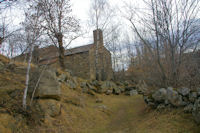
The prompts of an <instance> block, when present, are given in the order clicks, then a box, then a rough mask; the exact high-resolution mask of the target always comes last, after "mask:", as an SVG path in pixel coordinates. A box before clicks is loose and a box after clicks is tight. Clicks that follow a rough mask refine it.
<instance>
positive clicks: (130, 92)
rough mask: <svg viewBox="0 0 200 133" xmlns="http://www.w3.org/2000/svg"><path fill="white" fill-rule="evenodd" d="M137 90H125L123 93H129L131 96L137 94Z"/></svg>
mask: <svg viewBox="0 0 200 133" xmlns="http://www.w3.org/2000/svg"><path fill="white" fill-rule="evenodd" d="M137 94H138V92H137V90H131V91H126V92H125V95H129V96H133V95H137Z"/></svg>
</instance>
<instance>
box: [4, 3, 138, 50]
mask: <svg viewBox="0 0 200 133" xmlns="http://www.w3.org/2000/svg"><path fill="white" fill-rule="evenodd" d="M91 1H92V0H71V4H72V12H73V14H74V15H75V16H76V17H77V18H78V19H80V25H81V26H82V27H83V28H88V27H86V24H87V20H88V14H89V9H90V5H91ZM124 1H132V2H134V3H135V2H136V1H137V0H109V3H110V4H111V5H112V6H118V7H119V6H121V5H122V3H123V2H124ZM22 8H23V7H22ZM22 8H21V10H19V9H16V10H14V11H10V10H8V11H6V12H5V14H9V16H11V17H12V22H11V25H12V27H17V25H19V23H20V22H22V21H23V20H24V17H23V15H22V14H23V9H22ZM93 30H94V29H91V30H90V33H89V34H86V35H84V37H80V38H78V39H76V40H75V41H73V42H72V44H71V45H70V46H69V47H76V46H80V45H86V44H90V43H92V42H93V35H92V34H93V32H92V31H93Z"/></svg>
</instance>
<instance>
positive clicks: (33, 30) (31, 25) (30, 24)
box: [23, 5, 42, 110]
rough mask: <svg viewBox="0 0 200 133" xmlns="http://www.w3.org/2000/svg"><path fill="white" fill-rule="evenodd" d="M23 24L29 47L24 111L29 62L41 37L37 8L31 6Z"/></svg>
mask: <svg viewBox="0 0 200 133" xmlns="http://www.w3.org/2000/svg"><path fill="white" fill-rule="evenodd" d="M25 16H26V19H25V22H24V23H23V25H24V26H25V34H26V43H27V45H28V46H29V59H28V66H27V73H26V83H25V89H24V95H23V108H24V109H25V110H26V106H27V103H26V99H27V92H28V86H29V73H30V69H31V61H32V52H33V50H34V46H35V45H36V43H37V41H38V39H39V38H40V36H41V29H42V28H41V26H40V23H41V19H40V17H41V15H40V12H39V8H38V7H35V6H34V5H31V8H29V9H28V11H26V12H25Z"/></svg>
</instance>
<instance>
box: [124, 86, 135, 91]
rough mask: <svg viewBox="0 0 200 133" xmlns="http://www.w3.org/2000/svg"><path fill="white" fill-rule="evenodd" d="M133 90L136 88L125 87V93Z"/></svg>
mask: <svg viewBox="0 0 200 133" xmlns="http://www.w3.org/2000/svg"><path fill="white" fill-rule="evenodd" d="M131 90H136V87H134V86H130V87H125V91H131Z"/></svg>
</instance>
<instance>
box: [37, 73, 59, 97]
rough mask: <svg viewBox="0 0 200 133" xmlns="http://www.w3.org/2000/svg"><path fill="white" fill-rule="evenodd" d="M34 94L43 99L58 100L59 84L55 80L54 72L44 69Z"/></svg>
mask: <svg viewBox="0 0 200 133" xmlns="http://www.w3.org/2000/svg"><path fill="white" fill-rule="evenodd" d="M35 96H36V97H39V98H45V99H56V100H60V98H61V90H60V84H59V82H58V81H57V77H56V74H55V72H53V71H51V70H46V71H44V73H43V75H42V77H41V79H40V83H39V86H38V88H37V93H36V95H35Z"/></svg>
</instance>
